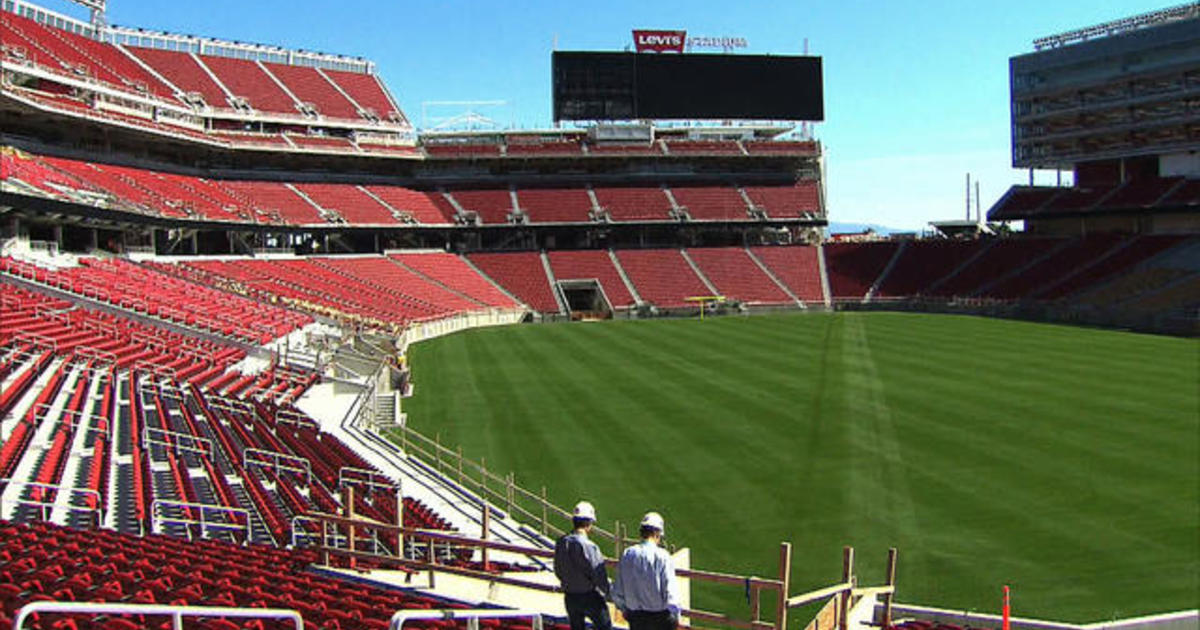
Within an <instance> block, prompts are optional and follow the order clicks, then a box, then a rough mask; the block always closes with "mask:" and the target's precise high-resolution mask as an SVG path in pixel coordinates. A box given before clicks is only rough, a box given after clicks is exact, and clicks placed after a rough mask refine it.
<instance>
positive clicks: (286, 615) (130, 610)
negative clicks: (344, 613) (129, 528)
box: [12, 602, 304, 630]
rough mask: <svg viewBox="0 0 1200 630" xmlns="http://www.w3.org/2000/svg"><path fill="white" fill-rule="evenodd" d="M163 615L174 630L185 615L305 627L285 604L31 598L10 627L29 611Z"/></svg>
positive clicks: (15, 629)
mask: <svg viewBox="0 0 1200 630" xmlns="http://www.w3.org/2000/svg"><path fill="white" fill-rule="evenodd" d="M38 613H57V614H63V615H162V616H169V617H171V625H172V628H173V629H174V630H183V618H184V617H207V618H216V617H234V618H242V619H282V620H285V621H291V622H292V624H293V625H295V626H296V630H304V618H303V617H301V616H300V613H299V612H296V611H295V610H290V609H287V608H231V607H225V606H164V605H161V604H102V603H97V602H33V603H32V604H25V605H24V606H22V607H21V609H20V610H18V611H17V617H16V619H14V620H13V626H12V627H13V630H22V629H23V628H24V627H25V620H26V619H28V618H29V615H33V614H38Z"/></svg>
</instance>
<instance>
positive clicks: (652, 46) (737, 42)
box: [633, 30, 749, 53]
mask: <svg viewBox="0 0 1200 630" xmlns="http://www.w3.org/2000/svg"><path fill="white" fill-rule="evenodd" d="M633 45H634V50H636V51H637V52H675V53H681V52H683V50H684V47H687V48H688V49H689V50H690V49H694V48H720V49H722V50H726V51H729V50H732V49H734V48H747V47H748V46H749V43H747V42H746V38H745V37H701V36H697V37H688V36H687V31H662V30H658V31H651V30H635V31H633Z"/></svg>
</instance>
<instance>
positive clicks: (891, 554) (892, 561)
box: [883, 547, 899, 628]
mask: <svg viewBox="0 0 1200 630" xmlns="http://www.w3.org/2000/svg"><path fill="white" fill-rule="evenodd" d="M898 555H899V551H897V550H896V548H895V547H892V548H891V549H888V555H887V570H886V571H885V573H884V580H885V581H884V585H885V586H888V587H891V589H892V590H891V591H890V592H886V593H884V594H883V627H884V628H891V627H892V598H893V597H894V595H895V590H896V560H897V556H898Z"/></svg>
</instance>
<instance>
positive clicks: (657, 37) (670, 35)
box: [633, 30, 687, 52]
mask: <svg viewBox="0 0 1200 630" xmlns="http://www.w3.org/2000/svg"><path fill="white" fill-rule="evenodd" d="M685 41H687V31H643V30H635V31H634V32H633V43H634V48H635V49H636V50H637V51H638V52H668V51H670V52H683V44H684V42H685Z"/></svg>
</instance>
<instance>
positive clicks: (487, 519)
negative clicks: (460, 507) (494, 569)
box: [480, 503, 492, 571]
mask: <svg viewBox="0 0 1200 630" xmlns="http://www.w3.org/2000/svg"><path fill="white" fill-rule="evenodd" d="M481 520H482V521H483V535H482V536H480V539H481V540H487V539H488V530H489V529H491V525H492V508H491V506H490V505H488V504H487V503H484V504H483V518H482V519H481ZM480 554H481V556H482V558H481V559H482V560H483V570H484V571H487V568H488V548H487V547H486V546H485V547H483V549H482V550H481V552H480Z"/></svg>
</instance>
